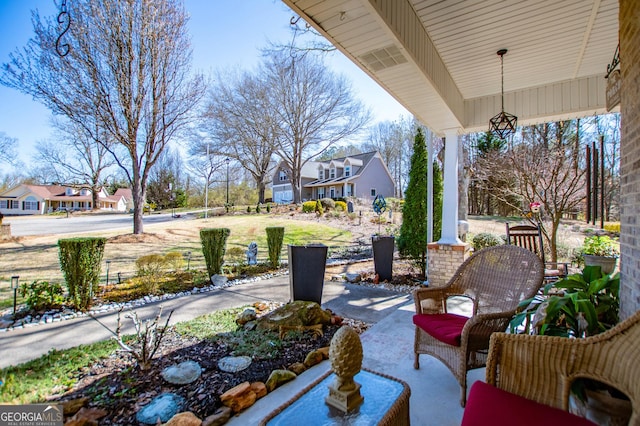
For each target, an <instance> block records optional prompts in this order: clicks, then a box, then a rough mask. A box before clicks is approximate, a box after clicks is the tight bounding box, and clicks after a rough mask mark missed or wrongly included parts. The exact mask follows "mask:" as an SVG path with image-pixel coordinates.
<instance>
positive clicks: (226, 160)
mask: <svg viewBox="0 0 640 426" xmlns="http://www.w3.org/2000/svg"><path fill="white" fill-rule="evenodd" d="M229 161H231V160H230V159H229V157H227V158H226V159H225V160H224V162H225V163H227V211H229Z"/></svg>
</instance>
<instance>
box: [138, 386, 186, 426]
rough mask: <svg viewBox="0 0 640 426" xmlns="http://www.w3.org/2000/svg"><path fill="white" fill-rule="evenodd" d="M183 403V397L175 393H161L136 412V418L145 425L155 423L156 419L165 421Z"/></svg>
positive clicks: (180, 407) (178, 409)
mask: <svg viewBox="0 0 640 426" xmlns="http://www.w3.org/2000/svg"><path fill="white" fill-rule="evenodd" d="M183 405H184V398H183V397H181V396H180V395H176V394H175V393H163V394H161V395H159V396H157V397H155V398H154V399H153V400H152V401H151V402H150V403H149V404H147V405H146V406H144V407H143V408H142V409H141V410H140V411H138V413H137V414H136V420H137V421H139V422H140V423H144V424H147V425H155V424H157V422H158V419H159V420H160V421H161V422H166V421H169V419H171V417H173V416H175V415H176V414H177V413H178V411H180V410H181V409H182V406H183Z"/></svg>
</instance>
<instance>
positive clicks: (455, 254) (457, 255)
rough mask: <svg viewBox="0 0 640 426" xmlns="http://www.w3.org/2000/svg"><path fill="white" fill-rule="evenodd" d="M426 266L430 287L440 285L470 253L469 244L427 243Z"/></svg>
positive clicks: (443, 283) (448, 278) (446, 280)
mask: <svg viewBox="0 0 640 426" xmlns="http://www.w3.org/2000/svg"><path fill="white" fill-rule="evenodd" d="M427 253H428V260H427V267H428V271H429V272H428V274H429V277H428V278H429V286H430V287H442V286H443V285H445V284H446V283H447V282H448V281H449V280H450V279H451V277H452V276H453V274H454V273H455V272H456V270H457V269H458V267H459V266H460V265H461V264H462V262H464V261H465V260H466V259H467V258H468V257H469V256H470V255H471V245H470V244H467V243H460V244H440V243H429V244H427Z"/></svg>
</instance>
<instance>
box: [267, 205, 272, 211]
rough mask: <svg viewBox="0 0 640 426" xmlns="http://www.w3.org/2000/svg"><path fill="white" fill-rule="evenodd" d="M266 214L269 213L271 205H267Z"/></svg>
mask: <svg viewBox="0 0 640 426" xmlns="http://www.w3.org/2000/svg"><path fill="white" fill-rule="evenodd" d="M267 213H271V203H267Z"/></svg>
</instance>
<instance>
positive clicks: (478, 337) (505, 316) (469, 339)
mask: <svg viewBox="0 0 640 426" xmlns="http://www.w3.org/2000/svg"><path fill="white" fill-rule="evenodd" d="M514 314H515V311H514V310H513V311H505V312H493V313H490V314H477V315H474V316H472V317H470V318H469V320H468V321H467V323H466V324H465V325H464V328H463V329H462V336H461V342H462V344H470V346H473V347H474V348H475V349H478V344H480V345H481V346H484V347H485V348H488V347H489V337H490V336H491V335H492V334H493V333H495V332H500V331H504V330H505V329H506V327H507V324H508V323H509V320H511V318H513V315H514Z"/></svg>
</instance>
